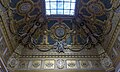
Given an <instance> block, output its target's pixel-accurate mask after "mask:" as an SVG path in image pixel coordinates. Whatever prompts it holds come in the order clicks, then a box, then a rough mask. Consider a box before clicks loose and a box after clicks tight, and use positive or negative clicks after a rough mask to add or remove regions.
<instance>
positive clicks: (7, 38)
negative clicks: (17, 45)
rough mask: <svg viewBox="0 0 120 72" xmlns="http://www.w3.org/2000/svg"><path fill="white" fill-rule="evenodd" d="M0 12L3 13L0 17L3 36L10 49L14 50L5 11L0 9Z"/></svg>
mask: <svg viewBox="0 0 120 72" xmlns="http://www.w3.org/2000/svg"><path fill="white" fill-rule="evenodd" d="M0 14H1V17H0V19H1V22H0V26H1V28H2V29H1V31H2V32H3V37H4V38H5V42H6V44H7V46H8V48H9V49H10V51H11V52H13V46H12V43H11V40H10V38H9V35H8V32H7V28H6V25H5V22H4V19H5V18H4V13H3V12H2V11H1V10H0ZM2 16H3V17H2Z"/></svg>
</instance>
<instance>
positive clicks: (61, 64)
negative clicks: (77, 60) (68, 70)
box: [57, 59, 65, 69]
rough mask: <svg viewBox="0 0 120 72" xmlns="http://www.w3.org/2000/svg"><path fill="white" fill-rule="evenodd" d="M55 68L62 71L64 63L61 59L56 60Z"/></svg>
mask: <svg viewBox="0 0 120 72" xmlns="http://www.w3.org/2000/svg"><path fill="white" fill-rule="evenodd" d="M57 67H58V68H59V69H63V68H64V67H65V61H64V60H63V59H58V60H57Z"/></svg>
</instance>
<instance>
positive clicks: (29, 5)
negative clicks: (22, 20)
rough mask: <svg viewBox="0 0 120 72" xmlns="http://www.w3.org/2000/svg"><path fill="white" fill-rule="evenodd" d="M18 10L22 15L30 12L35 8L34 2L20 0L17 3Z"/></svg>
mask: <svg viewBox="0 0 120 72" xmlns="http://www.w3.org/2000/svg"><path fill="white" fill-rule="evenodd" d="M16 7H17V11H18V13H19V14H20V15H25V14H28V13H29V12H31V11H32V9H33V2H32V1H29V0H26V1H20V2H18V3H17V6H16Z"/></svg>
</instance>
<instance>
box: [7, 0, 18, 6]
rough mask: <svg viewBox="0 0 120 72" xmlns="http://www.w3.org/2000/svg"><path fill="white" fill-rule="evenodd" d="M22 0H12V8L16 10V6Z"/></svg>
mask: <svg viewBox="0 0 120 72" xmlns="http://www.w3.org/2000/svg"><path fill="white" fill-rule="evenodd" d="M19 1H20V0H11V2H10V4H9V5H10V7H12V8H15V7H16V4H17V3H18V2H19Z"/></svg>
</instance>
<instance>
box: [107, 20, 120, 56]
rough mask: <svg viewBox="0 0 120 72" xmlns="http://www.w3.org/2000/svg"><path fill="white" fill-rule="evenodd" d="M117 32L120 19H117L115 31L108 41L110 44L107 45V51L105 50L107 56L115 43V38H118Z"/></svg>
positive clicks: (119, 27)
mask: <svg viewBox="0 0 120 72" xmlns="http://www.w3.org/2000/svg"><path fill="white" fill-rule="evenodd" d="M119 32H120V19H119V22H118V24H117V25H116V28H115V30H114V32H113V35H112V38H111V40H110V43H109V44H108V47H107V50H106V51H107V53H108V54H110V53H111V50H112V48H113V45H114V43H115V41H116V39H117V36H118V34H119Z"/></svg>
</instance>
